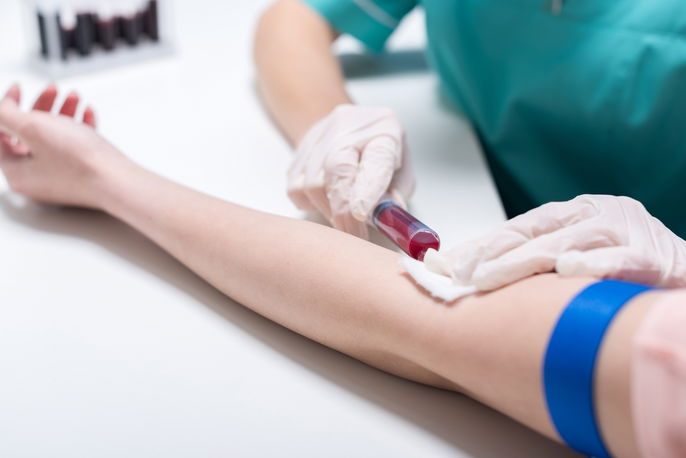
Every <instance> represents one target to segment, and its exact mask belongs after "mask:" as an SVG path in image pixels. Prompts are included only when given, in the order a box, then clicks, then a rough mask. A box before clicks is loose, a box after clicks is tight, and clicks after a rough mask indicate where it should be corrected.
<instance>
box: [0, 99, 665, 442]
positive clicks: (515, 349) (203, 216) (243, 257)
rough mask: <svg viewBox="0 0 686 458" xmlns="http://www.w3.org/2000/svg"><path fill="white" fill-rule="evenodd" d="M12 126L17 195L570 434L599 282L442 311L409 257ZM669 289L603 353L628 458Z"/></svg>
mask: <svg viewBox="0 0 686 458" xmlns="http://www.w3.org/2000/svg"><path fill="white" fill-rule="evenodd" d="M13 97H16V98H18V95H16V96H15V95H12V96H11V97H9V98H10V99H12V98H13ZM41 97H44V98H45V94H44V95H43V96H41ZM52 101H53V102H54V97H52ZM77 102H78V101H77ZM44 105H45V104H44ZM40 106H42V105H40ZM50 106H52V102H50ZM88 124H90V123H88ZM3 129H4V130H5V131H8V132H11V133H12V134H13V135H16V136H17V137H19V139H20V140H21V147H19V146H17V145H12V144H10V143H7V142H6V141H4V140H2V142H4V143H2V144H0V146H2V149H0V167H1V168H2V170H3V172H4V174H5V176H6V178H7V180H8V182H9V183H10V185H11V186H12V188H13V189H14V190H15V191H17V192H21V193H23V194H25V195H27V196H29V197H32V198H34V199H36V200H39V201H44V202H47V203H53V204H62V205H78V206H83V207H90V208H94V209H99V210H102V211H105V212H108V213H110V214H111V215H113V216H114V217H116V218H119V219H121V220H123V221H125V222H127V223H128V224H129V225H131V226H132V227H134V228H136V229H137V230H139V231H140V232H142V233H143V234H145V235H146V236H147V237H148V238H150V239H151V240H152V241H153V242H155V243H157V244H158V245H159V246H161V247H162V248H164V249H165V250H167V251H168V252H169V253H171V254H172V255H173V256H174V257H176V258H177V259H179V260H180V261H181V262H183V263H184V264H185V265H186V266H188V267H189V268H190V269H191V270H193V271H194V272H196V273H197V274H198V275H200V276H201V277H203V278H204V279H205V280H207V281H208V282H209V283H211V284H212V285H214V286H215V287H217V288H218V289H219V290H221V291H222V292H224V293H225V294H226V295H228V296H230V297H232V298H234V299H235V300H237V301H238V302H240V303H242V304H243V305H245V306H246V307H248V308H250V309H252V310H254V311H256V312H257V313H260V314H261V315H263V316H265V317H267V318H269V319H271V320H273V321H275V322H277V323H280V324H282V325H283V326H286V327H288V328H290V329H292V330H294V331H296V332H298V333H300V334H302V335H304V336H307V337H309V338H311V339H313V340H315V341H317V342H320V343H322V344H324V345H326V346H329V347H331V348H335V349H337V350H339V351H341V352H343V353H346V354H349V355H351V356H353V357H355V358H357V359H359V360H361V361H364V362H366V363H367V364H370V365H372V366H375V367H378V368H380V369H383V370H385V371H388V372H390V373H393V374H396V375H399V376H401V377H405V378H408V379H411V380H415V381H418V382H421V383H425V384H429V385H433V386H437V387H440V388H444V389H449V390H454V391H457V392H461V393H464V394H467V395H469V396H471V397H473V398H475V399H477V400H479V401H481V402H483V403H485V404H487V405H489V406H492V407H494V408H495V409H497V410H499V411H501V412H503V413H505V414H507V415H509V416H511V417H512V418H514V419H516V420H518V421H520V422H522V423H524V424H526V425H528V426H529V427H531V428H533V429H535V430H537V431H539V432H540V433H542V434H544V435H546V436H549V437H552V438H554V439H556V440H559V438H558V437H557V435H556V433H555V431H554V428H553V426H552V425H551V423H550V420H549V417H548V414H547V410H546V406H545V400H544V396H543V390H542V386H541V362H542V359H543V353H544V351H545V348H546V344H547V341H548V338H549V336H550V333H551V330H552V328H553V326H554V325H555V322H556V320H557V318H558V317H559V315H560V313H561V310H562V309H563V308H564V306H565V304H566V303H567V302H568V301H569V300H570V298H571V297H573V296H574V295H575V294H576V293H577V292H578V291H579V290H580V289H582V288H583V287H585V286H586V285H588V284H589V283H591V282H592V281H594V280H593V279H590V278H573V279H562V278H558V277H557V276H556V275H540V276H536V277H532V278H529V279H526V280H523V281H520V282H518V283H516V284H513V285H510V286H508V287H505V288H502V289H500V290H497V291H495V292H492V293H489V294H483V295H475V296H471V297H467V298H464V299H462V300H461V301H459V302H457V303H453V304H443V303H438V302H436V301H434V300H433V299H431V298H430V297H429V296H427V295H426V294H425V293H424V292H422V291H421V290H420V289H418V288H417V287H416V286H415V285H414V283H413V282H412V281H411V280H410V279H409V278H408V277H407V276H406V275H405V274H404V273H403V271H402V269H401V268H400V266H399V265H398V259H399V255H398V254H397V253H395V252H392V251H389V250H386V249H384V248H381V247H378V246H375V245H373V244H370V243H368V242H366V241H364V240H361V239H358V238H356V237H353V236H351V235H348V234H345V233H343V232H339V231H336V230H333V229H330V228H327V227H324V226H321V225H317V224H314V223H310V222H306V221H300V220H293V219H288V218H284V217H280V216H275V215H270V214H265V213H262V212H259V211H255V210H251V209H248V208H245V207H242V206H239V205H235V204H232V203H229V202H226V201H222V200H219V199H216V198H213V197H211V196H208V195H205V194H202V193H199V192H196V191H194V190H192V189H189V188H186V187H183V186H181V185H178V184H175V183H173V182H171V181H169V180H167V179H164V178H162V177H160V176H157V175H155V174H153V173H151V172H149V171H147V170H145V169H143V168H141V167H139V166H137V165H136V164H134V163H132V162H131V161H130V160H128V159H127V158H126V157H125V156H123V155H122V154H121V153H119V152H118V151H117V150H116V149H115V148H114V147H112V146H111V145H110V144H109V143H107V142H106V141H105V140H104V139H102V138H101V137H99V136H98V135H97V134H96V133H95V132H94V131H93V129H91V128H90V127H87V126H84V125H82V124H81V125H80V124H77V123H75V122H73V121H72V120H71V119H70V118H69V117H67V116H58V117H55V116H50V115H48V114H46V113H42V112H40V110H39V111H34V112H31V113H24V112H21V111H20V110H19V109H18V108H17V107H16V105H15V104H14V103H13V102H12V100H8V99H5V100H4V101H3V102H0V130H3ZM27 152H29V153H28V154H27ZM661 294H665V293H650V294H646V295H643V296H641V297H639V298H637V299H635V300H634V301H632V303H630V304H629V305H627V306H626V307H625V309H624V310H623V311H622V312H621V313H620V315H619V316H618V318H617V319H616V320H615V322H614V323H613V325H612V327H611V329H610V330H609V333H608V334H607V338H606V339H605V342H604V344H603V347H602V350H601V354H600V359H599V364H598V370H597V373H596V377H597V379H596V388H597V392H596V398H597V408H598V414H599V420H600V425H601V429H602V431H603V434H604V437H605V439H606V441H607V443H608V444H609V447H610V449H611V451H612V452H613V453H614V454H616V455H617V456H636V455H637V450H636V446H635V443H634V441H633V439H632V438H633V428H632V423H631V421H632V420H631V409H630V401H629V389H630V374H629V361H630V348H631V345H630V343H631V339H632V336H633V335H634V333H635V331H636V329H637V327H638V326H639V324H640V322H641V319H642V317H643V316H644V315H645V313H646V312H647V311H648V310H649V308H650V306H651V304H652V302H653V301H654V300H655V299H656V298H657V296H659V295H661Z"/></svg>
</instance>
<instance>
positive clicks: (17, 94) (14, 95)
mask: <svg viewBox="0 0 686 458" xmlns="http://www.w3.org/2000/svg"><path fill="white" fill-rule="evenodd" d="M3 98H5V99H10V100H14V102H15V103H16V104H17V105H19V102H20V101H21V88H20V87H19V85H18V84H17V83H14V84H13V85H11V86H10V88H9V89H8V90H7V92H5V95H4V96H3Z"/></svg>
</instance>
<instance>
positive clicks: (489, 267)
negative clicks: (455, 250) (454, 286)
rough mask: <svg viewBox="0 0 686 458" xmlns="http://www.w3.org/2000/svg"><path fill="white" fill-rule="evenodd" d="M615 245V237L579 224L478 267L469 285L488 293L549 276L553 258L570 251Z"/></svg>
mask: <svg viewBox="0 0 686 458" xmlns="http://www.w3.org/2000/svg"><path fill="white" fill-rule="evenodd" d="M616 245H618V241H617V239H616V237H615V234H614V233H612V232H611V231H605V230H602V229H598V228H595V227H593V226H592V225H589V226H588V227H587V228H586V227H584V226H583V223H581V224H579V225H576V226H571V227H567V228H564V229H561V230H558V231H555V232H552V233H550V234H545V235H541V236H540V237H536V238H535V239H533V240H530V241H528V242H527V243H525V244H523V245H521V246H519V247H517V248H515V249H513V250H511V251H508V252H507V253H505V254H503V255H502V256H500V257H497V258H495V259H492V260H490V261H486V262H484V263H481V264H478V266H476V267H475V270H474V273H473V274H472V278H471V282H472V283H473V284H474V285H475V286H476V287H477V288H479V289H482V290H491V289H496V288H499V287H501V286H504V285H507V284H509V283H512V282H514V281H516V280H519V279H521V278H525V277H528V276H530V275H534V274H538V273H543V272H550V271H552V270H553V268H555V264H556V261H557V258H558V257H559V256H560V255H561V254H562V253H565V252H568V251H572V250H579V251H586V250H594V249H597V248H604V247H611V246H616Z"/></svg>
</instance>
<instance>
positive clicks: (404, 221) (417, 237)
mask: <svg viewBox="0 0 686 458" xmlns="http://www.w3.org/2000/svg"><path fill="white" fill-rule="evenodd" d="M372 222H373V223H374V226H375V227H376V228H377V229H378V230H379V231H380V232H382V233H383V234H384V235H386V237H388V238H389V239H391V240H392V241H393V243H395V244H396V245H397V246H398V247H399V248H400V249H401V250H403V251H404V252H405V253H407V254H408V255H410V256H411V257H413V258H414V259H418V260H420V261H421V260H423V259H424V254H426V251H427V250H428V249H429V248H433V249H434V250H438V249H439V247H440V244H441V242H440V239H439V238H438V234H437V233H436V232H435V231H434V230H432V229H431V228H429V227H428V226H427V225H426V224H424V223H422V222H421V221H419V220H418V219H417V218H415V217H414V216H412V215H411V214H409V213H408V212H406V211H405V210H404V209H403V208H402V207H400V206H399V205H398V204H396V203H395V202H393V201H391V200H385V201H383V202H381V203H380V204H379V205H377V207H376V208H375V209H374V214H373V216H372Z"/></svg>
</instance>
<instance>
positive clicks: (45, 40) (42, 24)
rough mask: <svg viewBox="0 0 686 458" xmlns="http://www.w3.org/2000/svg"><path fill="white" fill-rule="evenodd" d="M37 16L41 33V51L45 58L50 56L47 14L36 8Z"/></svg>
mask: <svg viewBox="0 0 686 458" xmlns="http://www.w3.org/2000/svg"><path fill="white" fill-rule="evenodd" d="M36 17H37V18H38V33H39V35H40V53H41V56H43V57H44V58H46V57H48V35H47V32H46V28H45V16H44V15H43V11H42V10H40V9H38V10H36Z"/></svg>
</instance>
